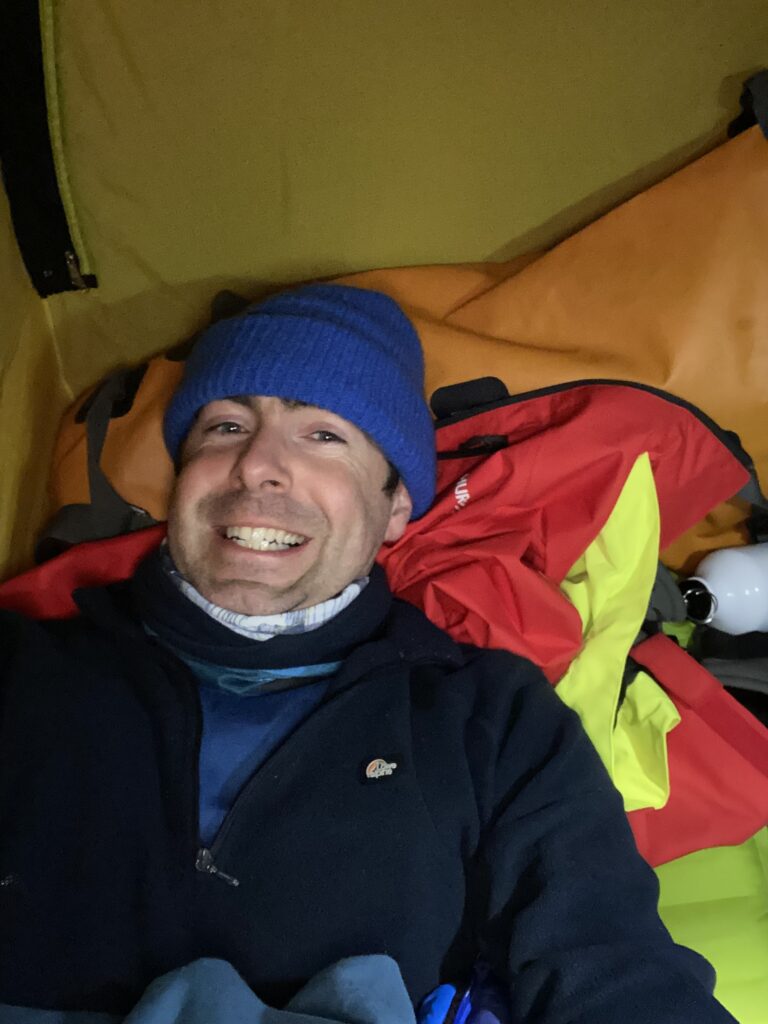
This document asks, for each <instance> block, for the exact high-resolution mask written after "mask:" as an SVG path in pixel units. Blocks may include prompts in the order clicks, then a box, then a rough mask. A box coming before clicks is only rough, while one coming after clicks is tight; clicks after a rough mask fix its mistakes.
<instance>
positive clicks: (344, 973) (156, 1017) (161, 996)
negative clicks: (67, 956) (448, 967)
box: [0, 956, 416, 1024]
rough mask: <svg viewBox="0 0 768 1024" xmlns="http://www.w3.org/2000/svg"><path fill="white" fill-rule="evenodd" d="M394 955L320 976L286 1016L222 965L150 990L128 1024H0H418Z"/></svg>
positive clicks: (21, 1022) (7, 1012)
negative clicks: (262, 999) (392, 957)
mask: <svg viewBox="0 0 768 1024" xmlns="http://www.w3.org/2000/svg"><path fill="white" fill-rule="evenodd" d="M415 1022H416V1018H415V1016H414V1013H413V1007H412V1006H411V1003H410V1000H409V999H408V993H407V992H406V990H405V985H404V984H403V979H402V977H401V975H400V971H399V970H398V967H397V964H396V963H395V961H394V960H392V959H391V958H390V957H388V956H356V957H349V958H348V959H346V960H340V961H339V962H338V963H336V964H333V965H332V966H331V967H327V968H325V970H322V971H320V972H319V973H318V974H316V975H315V976H314V977H313V978H312V979H311V980H310V981H309V982H308V983H307V984H306V985H305V986H304V988H303V989H302V990H301V991H300V992H298V993H297V994H296V995H295V996H294V998H293V999H292V1000H291V1001H290V1003H288V1005H287V1006H286V1008H285V1009H284V1010H276V1009H274V1008H272V1007H270V1006H267V1005H266V1004H265V1003H263V1002H262V1001H261V999H259V998H258V996H256V995H255V994H254V993H253V992H252V991H251V989H250V988H248V986H247V985H246V983H245V982H244V981H243V979H242V978H241V977H240V975H239V974H238V973H237V971H236V970H235V969H234V967H232V965H231V964H229V963H227V962H226V961H224V960H214V959H201V960H195V961H194V962H193V963H191V964H189V965H188V966H186V967H180V968H179V969H178V970H175V971H171V972H170V973H169V974H164V975H163V976H162V977H160V978H158V979H157V980H156V981H154V982H152V984H151V985H150V986H149V987H148V988H147V990H146V992H145V993H144V995H143V996H142V998H141V999H140V1000H139V1002H138V1003H137V1004H136V1006H135V1007H134V1008H133V1010H131V1012H130V1013H129V1014H128V1016H127V1017H120V1016H117V1015H114V1014H108V1013H82V1012H80V1011H66V1010H65V1011H60V1010H37V1009H31V1008H26V1007H17V1006H0V1024H415Z"/></svg>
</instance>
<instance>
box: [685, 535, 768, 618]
mask: <svg viewBox="0 0 768 1024" xmlns="http://www.w3.org/2000/svg"><path fill="white" fill-rule="evenodd" d="M680 591H681V593H682V595H683V599H684V600H685V606H686V609H687V612H688V618H689V619H690V620H691V621H692V622H696V623H700V624H702V625H707V626H714V628H715V629H719V630H721V631H722V632H723V633H731V634H732V635H734V636H739V635H740V634H742V633H751V632H753V630H768V543H767V544H750V545H749V546H747V547H742V548H720V550H719V551H712V552H711V553H710V554H708V555H707V556H706V557H705V558H703V559H702V560H701V562H700V564H699V567H698V569H697V572H696V575H695V576H691V577H690V578H689V579H686V580H682V581H681V583H680Z"/></svg>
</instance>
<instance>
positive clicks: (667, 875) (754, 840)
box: [656, 829, 768, 1024]
mask: <svg viewBox="0 0 768 1024" xmlns="http://www.w3.org/2000/svg"><path fill="white" fill-rule="evenodd" d="M656 874H657V875H658V878H659V883H660V886H661V893H660V897H659V913H660V914H661V917H662V920H663V921H664V923H665V924H666V926H667V927H668V928H669V930H670V931H671V933H672V937H673V938H674V939H675V941H676V942H680V943H683V944H684V945H689V946H692V947H693V948H695V949H697V950H699V951H700V952H701V953H702V954H703V955H704V956H705V957H707V959H708V960H710V961H711V962H712V963H714V964H716V965H717V984H716V987H715V995H716V996H717V998H718V999H719V1000H720V1001H721V1002H722V1003H723V1004H724V1005H725V1006H726V1007H727V1008H728V1009H729V1010H730V1012H731V1013H732V1014H733V1015H734V1017H736V1019H737V1020H738V1021H740V1022H741V1024H765V1022H766V1021H767V1020H768V975H767V974H766V970H765V965H766V963H768V927H766V921H768V829H761V830H760V831H759V832H758V833H756V834H755V835H754V836H752V837H751V838H749V839H747V840H746V842H744V843H742V844H740V845H738V846H719V847H715V848H713V849H711V850H701V851H699V852H697V853H692V854H689V855H688V856H687V857H681V858H679V859H678V860H674V861H671V862H670V863H668V864H663V865H662V866H661V867H658V868H657V869H656Z"/></svg>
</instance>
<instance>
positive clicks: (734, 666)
mask: <svg viewBox="0 0 768 1024" xmlns="http://www.w3.org/2000/svg"><path fill="white" fill-rule="evenodd" d="M702 665H703V666H704V668H705V669H707V671H708V672H711V673H712V675H713V676H714V677H715V678H716V679H719V680H720V682H721V683H722V684H723V686H728V687H731V688H732V689H734V690H751V691H752V692H753V693H762V694H763V695H764V696H766V697H768V658H745V659H744V660H743V661H741V660H738V659H730V658H705V659H704V661H703V662H702Z"/></svg>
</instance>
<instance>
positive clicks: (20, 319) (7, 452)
mask: <svg viewBox="0 0 768 1024" xmlns="http://www.w3.org/2000/svg"><path fill="white" fill-rule="evenodd" d="M0 283H1V284H2V303H3V326H2V333H0V466H2V474H0V484H1V485H0V579H3V578H5V577H6V576H9V575H11V574H13V573H15V572H18V571H19V570H20V569H22V568H26V567H27V566H28V565H29V564H30V563H31V561H32V548H33V545H34V538H35V536H36V535H37V533H38V532H39V531H40V530H41V529H42V527H43V524H44V522H45V520H46V518H47V516H48V513H49V506H48V494H47V487H46V482H45V477H46V476H47V472H48V466H49V465H50V459H51V450H52V448H53V442H54V438H55V432H56V426H57V421H58V420H59V418H60V416H61V413H62V412H63V410H64V409H65V408H66V406H67V404H68V402H70V401H71V400H72V396H71V394H70V393H69V392H68V391H67V388H66V384H65V382H64V380H63V379H62V376H61V373H60V367H59V360H58V353H57V351H56V347H55V341H54V338H53V334H52V332H51V326H50V323H49V321H48V318H47V311H46V307H45V306H44V304H43V303H41V301H40V299H39V297H38V295H37V293H36V292H35V291H34V290H33V288H32V285H31V284H30V282H29V280H28V278H27V276H26V272H25V270H24V267H23V264H22V262H21V257H20V255H19V251H18V249H17V247H16V243H15V241H14V237H13V228H12V226H11V222H10V216H9V213H8V205H7V202H6V198H5V194H4V193H3V194H0Z"/></svg>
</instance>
